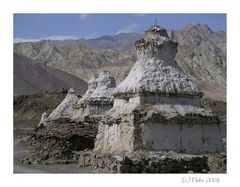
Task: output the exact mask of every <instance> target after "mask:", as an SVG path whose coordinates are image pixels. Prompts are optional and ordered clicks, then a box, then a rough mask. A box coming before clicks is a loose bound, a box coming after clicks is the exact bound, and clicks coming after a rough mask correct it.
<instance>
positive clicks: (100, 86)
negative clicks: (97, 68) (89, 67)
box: [79, 71, 116, 103]
mask: <svg viewBox="0 0 240 187" xmlns="http://www.w3.org/2000/svg"><path fill="white" fill-rule="evenodd" d="M88 85H89V86H88V90H87V92H86V93H85V95H84V96H83V97H82V99H81V100H80V101H79V103H82V102H84V101H85V100H93V99H101V98H105V99H108V98H109V99H110V98H111V99H113V91H114V89H115V87H116V81H115V78H114V77H113V75H112V74H111V73H110V72H108V71H103V72H101V73H100V74H98V75H95V76H94V77H93V78H92V79H91V80H90V81H89V83H88Z"/></svg>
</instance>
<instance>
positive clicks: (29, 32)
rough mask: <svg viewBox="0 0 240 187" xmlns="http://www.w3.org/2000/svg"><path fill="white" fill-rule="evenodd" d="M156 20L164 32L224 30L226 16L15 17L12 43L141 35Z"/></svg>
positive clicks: (27, 15) (90, 15)
mask: <svg viewBox="0 0 240 187" xmlns="http://www.w3.org/2000/svg"><path fill="white" fill-rule="evenodd" d="M156 18H157V20H158V25H160V26H162V27H164V28H166V29H173V30H176V29H180V28H182V27H183V26H184V25H186V24H188V23H192V24H198V23H199V24H207V25H208V26H209V27H210V28H211V29H212V30H213V31H220V30H223V31H226V14H14V40H15V42H16V41H24V40H27V41H31V40H33V41H34V40H39V39H44V38H45V39H60V40H62V39H70V38H72V39H78V38H96V37H99V36H103V35H114V34H118V33H121V32H143V31H145V30H146V29H147V28H148V27H149V26H150V25H153V24H154V23H155V19H156Z"/></svg>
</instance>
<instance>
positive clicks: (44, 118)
mask: <svg viewBox="0 0 240 187" xmlns="http://www.w3.org/2000/svg"><path fill="white" fill-rule="evenodd" d="M47 118H48V114H47V112H43V114H42V116H41V119H40V122H39V123H38V127H40V126H45V125H46V122H47Z"/></svg>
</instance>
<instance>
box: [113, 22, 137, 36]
mask: <svg viewBox="0 0 240 187" xmlns="http://www.w3.org/2000/svg"><path fill="white" fill-rule="evenodd" d="M137 28H138V25H137V24H131V25H128V26H126V27H124V28H122V29H120V30H118V31H117V32H116V34H120V33H131V32H135V31H136V29H137Z"/></svg>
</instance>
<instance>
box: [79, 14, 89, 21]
mask: <svg viewBox="0 0 240 187" xmlns="http://www.w3.org/2000/svg"><path fill="white" fill-rule="evenodd" d="M88 17H89V14H80V19H81V20H85V19H87V18H88Z"/></svg>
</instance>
